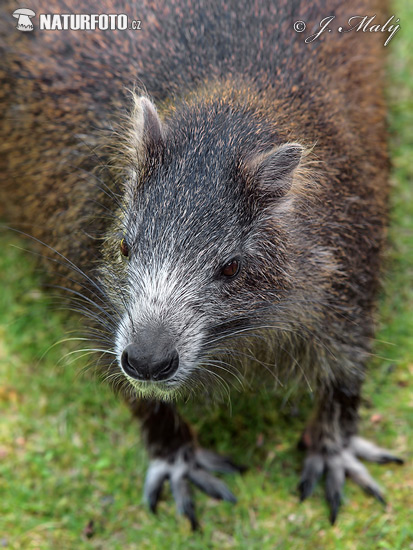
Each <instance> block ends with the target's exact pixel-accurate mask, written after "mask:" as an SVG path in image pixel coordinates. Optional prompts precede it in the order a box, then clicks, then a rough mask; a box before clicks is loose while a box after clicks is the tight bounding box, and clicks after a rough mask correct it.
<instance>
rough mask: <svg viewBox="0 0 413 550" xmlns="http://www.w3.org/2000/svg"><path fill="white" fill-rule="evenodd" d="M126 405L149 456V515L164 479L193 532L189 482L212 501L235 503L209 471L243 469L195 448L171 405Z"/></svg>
mask: <svg viewBox="0 0 413 550" xmlns="http://www.w3.org/2000/svg"><path fill="white" fill-rule="evenodd" d="M129 406H130V408H131V410H132V412H133V414H134V416H136V417H137V418H138V419H139V420H140V421H141V424H142V433H143V437H144V440H145V444H146V447H147V450H148V453H149V457H150V464H149V469H148V472H147V474H146V480H145V486H144V497H145V500H146V502H147V503H148V505H149V508H150V509H151V511H152V512H154V513H155V512H156V506H157V504H158V501H159V498H160V495H161V492H162V487H163V485H164V483H165V481H166V480H167V479H169V482H170V484H171V489H172V494H173V497H174V499H175V502H176V506H177V509H178V512H179V513H180V514H183V515H185V516H186V517H187V518H188V519H189V521H190V523H191V527H192V529H194V530H195V529H197V528H198V527H199V524H198V521H197V518H196V514H195V505H194V500H193V496H192V491H191V486H190V484H189V481H190V482H192V483H193V484H194V485H195V486H196V487H198V489H200V490H201V491H204V492H205V493H206V494H208V495H209V496H211V497H213V498H216V499H220V500H227V501H229V502H234V503H235V502H236V498H235V496H234V495H233V494H232V493H231V491H230V490H229V489H228V487H227V486H226V485H225V483H223V482H222V481H221V480H220V479H218V478H216V477H214V476H213V475H211V473H210V472H220V473H233V472H241V471H242V470H243V468H241V467H239V466H236V465H235V464H234V463H233V462H232V461H231V460H230V459H228V458H226V457H222V456H220V455H218V454H216V453H214V452H211V451H208V450H206V449H203V448H201V447H199V446H198V444H197V441H196V437H195V434H194V433H193V431H192V430H191V428H190V427H189V425H188V424H187V423H186V422H185V421H184V420H183V419H182V417H181V416H180V415H179V414H178V412H177V411H176V409H175V407H174V406H173V405H172V404H170V403H164V402H161V401H153V400H152V401H145V400H132V401H131V402H130V403H129Z"/></svg>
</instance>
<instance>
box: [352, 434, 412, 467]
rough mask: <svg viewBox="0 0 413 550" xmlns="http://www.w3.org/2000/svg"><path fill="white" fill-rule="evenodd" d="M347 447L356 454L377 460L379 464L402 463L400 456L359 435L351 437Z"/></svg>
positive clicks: (365, 458) (370, 459) (373, 460)
mask: <svg viewBox="0 0 413 550" xmlns="http://www.w3.org/2000/svg"><path fill="white" fill-rule="evenodd" d="M349 447H350V449H351V450H352V451H353V453H354V454H355V455H356V456H358V457H359V458H363V459H364V460H369V461H370V462H378V463H379V464H387V463H388V462H395V463H396V464H403V463H404V461H403V460H402V459H401V458H399V457H397V456H395V455H394V454H393V453H392V452H391V451H388V450H387V449H383V448H382V447H379V446H378V445H375V444H374V443H371V441H367V439H364V438H362V437H359V436H354V437H352V438H351V441H350V446H349Z"/></svg>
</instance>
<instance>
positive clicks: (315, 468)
mask: <svg viewBox="0 0 413 550" xmlns="http://www.w3.org/2000/svg"><path fill="white" fill-rule="evenodd" d="M323 471H324V460H323V458H322V456H321V455H319V454H310V455H309V456H308V457H307V458H306V460H305V462H304V468H303V472H302V474H301V479H300V483H299V484H298V491H299V493H300V500H301V501H303V500H305V499H306V498H307V497H309V496H310V495H311V493H312V492H313V490H314V487H315V486H316V483H317V481H318V480H319V479H320V477H321V475H322V473H323Z"/></svg>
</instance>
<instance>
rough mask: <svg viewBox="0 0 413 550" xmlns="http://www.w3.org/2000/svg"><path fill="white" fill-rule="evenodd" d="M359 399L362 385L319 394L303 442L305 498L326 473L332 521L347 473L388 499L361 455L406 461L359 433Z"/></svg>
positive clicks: (302, 486) (382, 461)
mask: <svg viewBox="0 0 413 550" xmlns="http://www.w3.org/2000/svg"><path fill="white" fill-rule="evenodd" d="M359 401H360V385H358V387H351V388H346V387H344V386H340V388H338V387H332V388H326V389H325V390H324V391H323V392H321V394H320V395H319V399H318V404H317V407H316V410H315V413H314V415H313V418H312V420H311V421H310V422H309V424H308V426H307V428H306V430H305V431H304V434H303V437H302V439H301V442H300V445H301V447H303V448H305V449H306V452H307V457H306V459H305V463H304V468H303V471H302V475H301V480H300V483H299V491H300V497H301V500H304V499H306V498H307V497H308V496H310V495H311V493H312V492H313V489H314V487H315V485H316V483H317V481H318V480H319V478H320V477H321V476H322V474H323V473H324V474H325V494H326V499H327V501H328V504H329V507H330V520H331V523H334V522H335V520H336V518H337V514H338V510H339V507H340V503H341V500H342V492H343V487H344V481H345V477H346V476H348V477H350V478H351V479H352V480H353V481H355V482H356V483H357V484H358V485H359V486H360V487H362V488H363V489H364V490H365V491H366V493H368V494H371V495H373V496H374V497H376V498H377V499H378V500H380V501H381V502H384V498H383V493H382V490H381V489H380V487H379V485H378V484H377V483H376V481H375V480H374V479H373V478H372V477H371V475H370V474H369V472H368V470H367V468H366V467H365V466H364V465H363V463H362V462H361V461H360V459H364V460H368V461H372V462H378V463H380V464H385V463H387V462H395V463H397V464H402V463H403V461H402V460H401V459H400V458H398V457H396V456H394V454H393V453H392V452H390V451H388V450H386V449H382V448H381V447H378V446H377V445H375V444H374V443H371V442H369V441H367V440H365V439H363V438H361V437H359V436H358V435H357V422H358V412H357V411H358V407H359Z"/></svg>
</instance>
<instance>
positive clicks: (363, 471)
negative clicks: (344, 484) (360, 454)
mask: <svg viewBox="0 0 413 550" xmlns="http://www.w3.org/2000/svg"><path fill="white" fill-rule="evenodd" d="M342 456H343V462H344V467H345V470H346V473H347V474H348V475H349V476H350V477H351V479H352V480H353V481H354V482H355V483H357V485H359V486H360V487H362V488H363V489H364V490H365V491H366V493H368V494H369V495H372V496H374V497H375V498H376V499H377V500H379V501H380V502H383V503H384V502H385V500H384V497H383V494H382V490H381V488H380V486H379V485H378V484H377V483H376V481H374V479H373V478H372V477H371V475H370V474H369V472H368V470H367V468H366V467H365V466H364V464H362V463H361V462H360V461H359V460H358V459H357V458H356V457H355V456H354V455H353V454H352V453H350V452H349V451H344V452H343V454H342Z"/></svg>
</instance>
